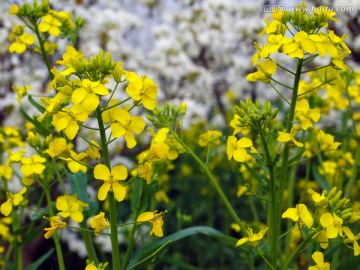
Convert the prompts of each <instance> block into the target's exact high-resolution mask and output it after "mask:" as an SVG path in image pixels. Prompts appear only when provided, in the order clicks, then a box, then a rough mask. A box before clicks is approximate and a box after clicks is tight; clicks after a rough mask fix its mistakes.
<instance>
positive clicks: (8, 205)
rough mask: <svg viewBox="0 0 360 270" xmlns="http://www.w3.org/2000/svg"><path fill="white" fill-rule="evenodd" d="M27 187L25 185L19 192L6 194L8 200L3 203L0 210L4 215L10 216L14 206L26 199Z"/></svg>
mask: <svg viewBox="0 0 360 270" xmlns="http://www.w3.org/2000/svg"><path fill="white" fill-rule="evenodd" d="M26 191H27V188H26V187H23V188H22V189H21V190H20V191H19V192H18V193H11V192H8V193H7V194H6V197H7V200H6V202H4V203H3V204H1V207H0V212H1V213H2V214H3V215H4V216H8V215H10V214H11V212H12V210H13V206H19V205H20V203H21V202H23V201H24V196H23V195H24V194H25V193H26Z"/></svg>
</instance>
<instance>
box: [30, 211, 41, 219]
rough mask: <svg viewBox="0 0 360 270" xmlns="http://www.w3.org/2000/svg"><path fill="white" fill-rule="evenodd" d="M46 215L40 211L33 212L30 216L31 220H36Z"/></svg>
mask: <svg viewBox="0 0 360 270" xmlns="http://www.w3.org/2000/svg"><path fill="white" fill-rule="evenodd" d="M43 216H44V213H40V212H32V213H31V214H30V216H29V218H30V220H31V221H34V220H39V219H42V217H43Z"/></svg>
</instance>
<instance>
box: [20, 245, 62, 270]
mask: <svg viewBox="0 0 360 270" xmlns="http://www.w3.org/2000/svg"><path fill="white" fill-rule="evenodd" d="M54 250H55V249H54V248H52V249H50V250H49V251H48V252H46V253H45V254H44V255H42V256H41V257H40V258H39V259H37V260H36V262H34V263H32V264H30V265H28V266H27V267H26V270H36V269H38V267H39V266H40V265H42V263H43V262H44V261H46V259H47V258H49V257H50V256H51V254H52V253H53V252H54Z"/></svg>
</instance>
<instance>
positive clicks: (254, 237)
mask: <svg viewBox="0 0 360 270" xmlns="http://www.w3.org/2000/svg"><path fill="white" fill-rule="evenodd" d="M267 230H268V228H265V229H262V230H260V232H259V233H253V230H252V229H251V228H249V229H247V230H246V232H247V234H248V236H247V237H244V238H241V239H240V240H239V241H237V242H236V245H235V247H237V246H240V245H243V244H245V243H247V244H248V245H250V246H252V247H258V246H259V244H260V243H259V242H260V240H261V239H263V238H264V235H265V234H266V232H267Z"/></svg>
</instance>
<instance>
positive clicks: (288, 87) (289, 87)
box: [271, 78, 293, 89]
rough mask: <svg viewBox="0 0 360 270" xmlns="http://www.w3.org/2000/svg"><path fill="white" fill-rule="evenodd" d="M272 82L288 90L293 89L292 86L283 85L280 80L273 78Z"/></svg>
mask: <svg viewBox="0 0 360 270" xmlns="http://www.w3.org/2000/svg"><path fill="white" fill-rule="evenodd" d="M271 80H272V81H274V82H276V83H277V84H280V85H281V86H284V87H285V88H287V89H293V88H292V87H291V86H288V85H286V84H283V83H281V82H279V81H278V80H275V79H274V78H271Z"/></svg>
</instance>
